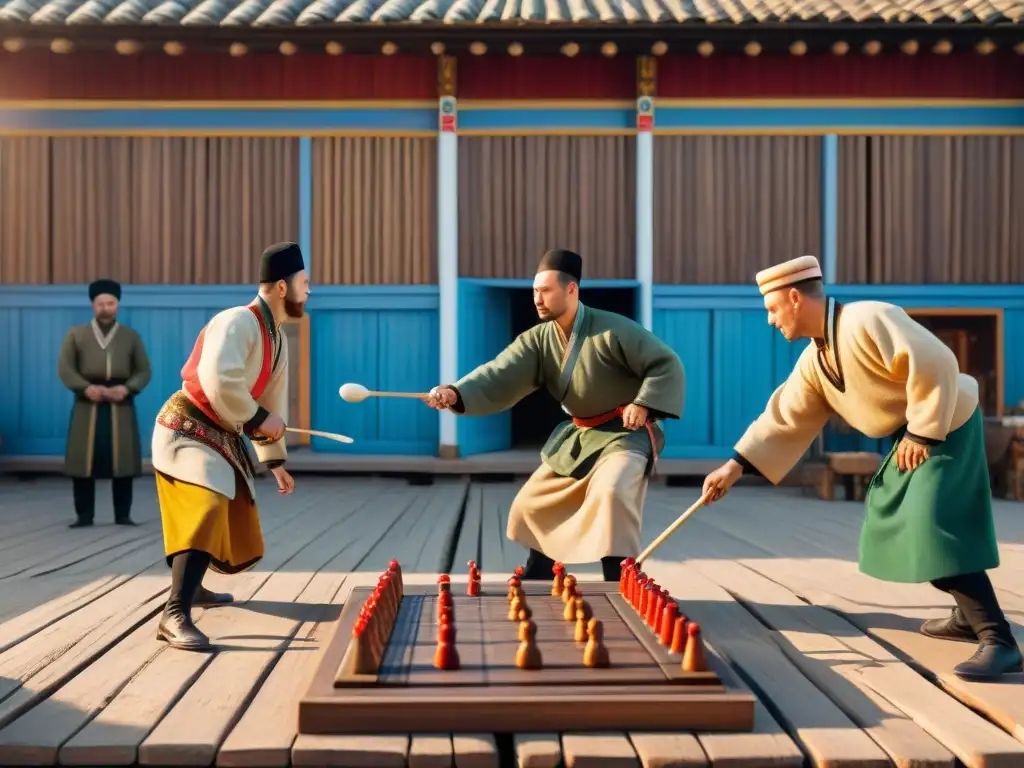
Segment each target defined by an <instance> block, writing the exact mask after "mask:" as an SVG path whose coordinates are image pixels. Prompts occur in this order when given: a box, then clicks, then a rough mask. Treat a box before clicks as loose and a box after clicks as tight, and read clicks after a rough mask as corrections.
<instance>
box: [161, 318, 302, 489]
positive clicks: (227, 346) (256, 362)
mask: <svg viewBox="0 0 1024 768" xmlns="http://www.w3.org/2000/svg"><path fill="white" fill-rule="evenodd" d="M275 333H276V335H278V336H279V337H280V344H281V352H280V356H279V358H278V360H277V365H276V366H275V367H274V370H273V372H272V373H271V376H270V381H269V382H268V383H267V387H266V389H265V390H264V392H263V394H262V396H261V397H260V398H259V399H258V400H254V399H253V398H252V396H251V395H250V392H251V391H252V388H253V385H254V384H255V383H256V379H257V377H258V376H259V373H260V368H261V367H262V365H263V339H262V334H261V330H260V325H259V322H258V321H257V320H256V317H255V315H253V313H252V311H251V310H250V309H248V308H247V307H233V308H231V309H228V310H225V311H223V312H220V313H219V314H217V315H216V316H215V317H214V318H213V319H212V320H211V321H210V323H209V324H208V325H207V326H206V333H205V338H204V340H203V350H202V355H201V357H200V361H199V366H198V375H199V383H200V385H201V386H202V388H203V392H204V393H205V394H206V397H207V398H208V399H209V401H210V405H211V406H212V407H213V410H214V411H215V412H216V413H217V416H218V417H219V419H220V421H221V423H222V424H224V425H226V426H227V427H229V428H230V430H231V431H233V432H234V433H235V434H237V435H242V427H243V426H244V425H245V423H246V422H247V421H249V420H250V419H251V418H252V417H253V416H254V415H255V414H256V411H257V409H258V408H259V407H260V406H262V407H263V408H266V409H267V410H268V411H270V412H271V413H276V414H277V415H278V416H280V417H281V418H282V419H284V421H285V423H287V422H288V411H287V409H288V339H287V337H286V336H285V335H284V333H283V332H282V331H281V328H280V326H279V327H278V328H277V330H276V332H275ZM243 442H244V441H243ZM253 447H254V448H255V451H256V458H257V459H258V460H259V461H260V462H264V463H265V462H269V461H284V460H285V459H287V458H288V449H287V447H286V445H285V440H284V439H283V438H282V439H281V440H278V441H276V442H274V443H269V444H260V443H253ZM152 449H153V468H154V469H156V470H158V471H160V472H163V473H164V474H165V475H169V476H171V477H174V478H177V479H178V480H183V481H185V482H187V483H193V484H194V485H200V486H203V487H204V488H209V489H210V490H212V491H215V492H217V493H219V494H221V495H222V496H226V497H227V498H229V499H233V498H234V497H235V470H234V468H233V467H232V465H231V464H230V463H229V462H228V461H227V459H225V458H224V457H223V456H222V455H221V454H219V453H218V452H217V451H215V450H214V449H213V448H211V447H209V446H207V445H204V444H203V443H201V442H199V441H198V440H194V439H188V438H185V437H183V436H181V435H179V434H177V433H175V432H174V431H173V430H171V429H168V428H167V427H165V426H163V425H161V424H159V423H157V424H156V426H155V427H154V429H153V443H152ZM246 482H247V483H248V485H249V493H250V494H251V495H252V496H253V497H254V498H255V493H256V489H255V487H254V484H253V478H252V477H249V476H246Z"/></svg>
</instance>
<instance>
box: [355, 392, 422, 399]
mask: <svg viewBox="0 0 1024 768" xmlns="http://www.w3.org/2000/svg"><path fill="white" fill-rule="evenodd" d="M366 395H367V397H414V398H416V399H417V400H426V399H427V398H428V397H430V393H429V392H374V391H373V390H370V391H369V392H367V393H366Z"/></svg>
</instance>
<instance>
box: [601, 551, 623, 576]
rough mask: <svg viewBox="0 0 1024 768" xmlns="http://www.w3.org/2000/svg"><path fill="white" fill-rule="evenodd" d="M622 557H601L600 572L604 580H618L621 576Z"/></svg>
mask: <svg viewBox="0 0 1024 768" xmlns="http://www.w3.org/2000/svg"><path fill="white" fill-rule="evenodd" d="M625 559H626V558H624V557H614V556H613V557H602V558H601V574H602V575H603V576H604V580H605V581H618V580H619V578H621V576H622V561H623V560H625Z"/></svg>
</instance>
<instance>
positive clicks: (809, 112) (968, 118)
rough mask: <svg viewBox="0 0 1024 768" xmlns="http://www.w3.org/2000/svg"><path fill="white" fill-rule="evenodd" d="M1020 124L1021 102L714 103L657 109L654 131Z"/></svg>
mask: <svg viewBox="0 0 1024 768" xmlns="http://www.w3.org/2000/svg"><path fill="white" fill-rule="evenodd" d="M1022 128H1024V106H1021V105H1018V104H1008V105H998V106H987V105H986V106H969V107H968V106H939V105H937V106H915V107H908V106H884V105H880V106H876V107H854V106H844V105H829V106H824V107H822V106H813V107H810V106H808V107H803V106H777V107H776V106H757V107H749V106H729V105H723V106H713V107H706V106H700V107H661V106H659V107H658V123H657V127H656V129H655V130H656V131H662V132H666V133H672V132H673V131H686V132H694V133H699V132H707V133H714V132H716V131H726V132H729V131H746V130H760V131H764V132H771V131H776V132H779V133H798V132H812V133H821V132H825V133H868V132H871V131H879V132H886V131H896V132H900V133H904V132H905V133H911V132H923V133H934V132H936V131H940V130H946V131H951V132H961V131H962V132H965V133H970V132H972V131H977V130H986V131H992V130H993V129H1004V130H1010V131H1017V132H1019V131H1020V130H1021V129H1022Z"/></svg>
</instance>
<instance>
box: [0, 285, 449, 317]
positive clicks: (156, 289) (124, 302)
mask: <svg viewBox="0 0 1024 768" xmlns="http://www.w3.org/2000/svg"><path fill="white" fill-rule="evenodd" d="M255 295H256V286H255V285H253V286H247V285H124V286H122V295H121V307H122V308H123V309H221V308H223V309H227V308H228V307H236V306H240V305H242V304H247V303H249V302H250V301H252V299H253V297H254V296H255ZM79 306H80V307H81V308H82V309H83V310H86V311H88V310H89V292H88V287H87V286H85V285H4V286H0V309H46V308H54V309H56V308H60V309H68V308H72V307H79ZM306 309H307V311H309V312H311V313H312V312H315V311H317V310H321V309H323V310H338V309H351V310H393V309H409V310H423V309H428V310H429V309H435V310H436V309H437V286H436V285H324V286H317V285H315V284H314V285H313V290H312V292H311V293H310V297H309V303H308V304H307V305H306Z"/></svg>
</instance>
